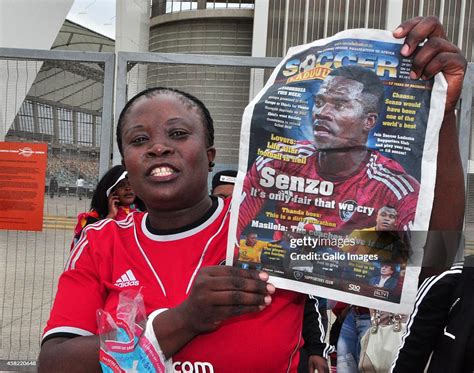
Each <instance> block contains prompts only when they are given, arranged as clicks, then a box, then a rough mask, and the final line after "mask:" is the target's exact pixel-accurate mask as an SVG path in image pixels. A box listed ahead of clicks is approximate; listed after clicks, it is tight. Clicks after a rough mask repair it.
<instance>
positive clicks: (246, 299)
mask: <svg viewBox="0 0 474 373" xmlns="http://www.w3.org/2000/svg"><path fill="white" fill-rule="evenodd" d="M267 281H268V274H267V273H266V272H261V271H257V270H244V269H239V268H234V267H228V266H212V267H204V268H202V269H201V270H200V272H199V273H198V275H197V277H196V280H195V281H194V284H193V286H192V288H191V291H190V294H189V296H188V298H187V299H186V300H185V301H184V302H183V303H182V304H181V305H180V306H179V307H178V308H177V309H176V311H177V312H179V314H180V316H181V317H182V320H183V321H184V322H185V324H186V326H187V328H189V330H190V331H191V332H192V333H193V334H200V333H204V332H210V331H213V330H215V329H217V328H218V327H219V325H220V323H221V322H222V321H224V320H226V319H228V318H230V317H233V316H239V315H243V314H247V313H251V312H256V311H261V310H263V309H265V307H267V306H268V305H269V304H270V303H271V301H272V298H271V295H272V294H273V293H275V287H274V286H273V285H272V284H270V283H268V282H267Z"/></svg>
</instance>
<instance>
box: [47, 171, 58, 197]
mask: <svg viewBox="0 0 474 373" xmlns="http://www.w3.org/2000/svg"><path fill="white" fill-rule="evenodd" d="M56 192H58V197H60V195H59V185H58V181H57V180H56V178H55V177H54V176H53V177H52V178H51V179H50V180H49V196H50V197H51V198H54V194H55V193H56Z"/></svg>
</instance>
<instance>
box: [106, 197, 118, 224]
mask: <svg viewBox="0 0 474 373" xmlns="http://www.w3.org/2000/svg"><path fill="white" fill-rule="evenodd" d="M119 202H120V201H119V198H118V196H117V194H115V192H114V193H110V195H109V199H108V205H109V213H108V214H107V216H106V217H107V218H109V219H115V217H116V216H117V213H118V205H119Z"/></svg>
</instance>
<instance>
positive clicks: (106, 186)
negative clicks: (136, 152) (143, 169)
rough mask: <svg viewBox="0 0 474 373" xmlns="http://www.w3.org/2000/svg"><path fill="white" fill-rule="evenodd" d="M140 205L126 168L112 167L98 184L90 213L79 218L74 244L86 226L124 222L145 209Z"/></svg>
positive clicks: (84, 213)
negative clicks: (97, 223)
mask: <svg viewBox="0 0 474 373" xmlns="http://www.w3.org/2000/svg"><path fill="white" fill-rule="evenodd" d="M140 205H141V201H139V200H137V198H136V195H135V193H134V191H133V189H132V188H131V186H130V183H129V181H128V178H127V171H125V167H123V166H122V165H118V166H114V167H112V168H111V169H110V170H108V171H107V172H106V173H105V174H104V176H102V178H101V179H100V180H99V182H98V183H97V187H96V188H95V190H94V194H93V195H92V200H91V209H90V211H88V212H83V213H81V214H79V215H78V216H77V225H76V228H75V229H74V240H75V241H74V243H75V242H77V240H78V239H79V236H80V235H81V232H82V230H83V229H84V227H85V226H86V225H88V224H92V223H96V222H98V221H99V220H102V219H115V220H123V219H125V218H126V217H127V215H128V214H129V213H131V212H133V211H136V210H137V208H138V209H140V210H143V207H141V208H140V207H139V206H140Z"/></svg>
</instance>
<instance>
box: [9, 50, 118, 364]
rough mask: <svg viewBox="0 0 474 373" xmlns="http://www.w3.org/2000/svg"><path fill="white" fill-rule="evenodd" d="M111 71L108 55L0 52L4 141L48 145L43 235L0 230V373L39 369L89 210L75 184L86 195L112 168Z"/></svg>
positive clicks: (113, 61) (87, 199)
mask: <svg viewBox="0 0 474 373" xmlns="http://www.w3.org/2000/svg"><path fill="white" fill-rule="evenodd" d="M114 67H115V57H114V55H113V54H111V53H91V52H69V51H43V50H25V49H10V48H8V49H7V48H0V71H1V76H2V85H1V86H0V87H1V89H0V102H1V104H0V105H1V109H0V124H3V131H2V136H1V137H2V138H3V137H4V138H5V141H15V142H43V143H47V144H48V164H47V174H46V180H45V182H46V190H45V204H44V221H43V230H42V231H41V232H31V231H9V230H2V231H0V278H1V279H2V281H1V283H2V285H1V286H0V319H1V320H2V323H1V350H0V371H8V370H28V369H34V366H35V364H36V358H37V356H38V351H39V341H40V336H41V334H42V329H43V327H44V325H45V322H46V320H47V318H48V316H49V311H50V308H51V305H52V301H53V299H54V295H55V293H56V286H57V280H58V277H59V275H60V274H61V272H62V270H63V267H64V263H65V260H66V259H67V256H68V254H69V248H70V244H71V241H72V235H73V229H74V227H75V225H76V220H77V219H76V217H77V214H78V212H82V211H87V210H89V204H90V199H89V198H88V195H85V196H84V197H82V196H77V195H76V186H75V181H76V179H77V178H78V177H82V178H84V179H85V180H86V181H87V182H88V186H89V193H90V191H92V189H93V188H94V186H95V183H96V182H97V179H98V178H99V175H101V174H103V173H104V172H105V171H106V170H107V169H108V168H109V166H110V152H111V150H110V149H111V136H112V127H113V126H112V105H113V83H114V81H113V79H114ZM52 176H55V177H56V179H57V181H58V184H59V188H58V190H56V191H55V193H52V191H48V181H49V179H50V178H51V177H52ZM4 190H5V189H4V188H3V189H2V192H3V191H4ZM79 197H80V198H79ZM2 213H3V214H8V210H5V209H3V208H2Z"/></svg>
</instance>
